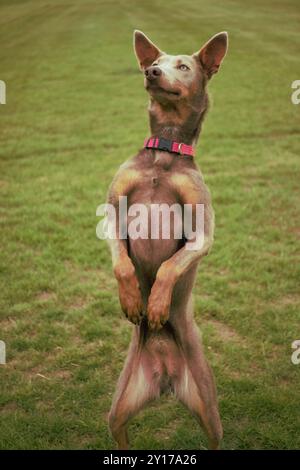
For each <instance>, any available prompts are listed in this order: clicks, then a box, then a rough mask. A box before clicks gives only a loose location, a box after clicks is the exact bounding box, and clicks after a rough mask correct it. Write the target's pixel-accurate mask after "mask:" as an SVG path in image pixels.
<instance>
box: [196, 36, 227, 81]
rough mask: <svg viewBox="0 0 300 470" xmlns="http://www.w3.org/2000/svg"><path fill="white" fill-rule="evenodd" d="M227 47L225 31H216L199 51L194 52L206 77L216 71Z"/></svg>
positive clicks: (209, 76)
mask: <svg viewBox="0 0 300 470" xmlns="http://www.w3.org/2000/svg"><path fill="white" fill-rule="evenodd" d="M227 48H228V34H227V32H226V31H223V32H222V33H218V34H216V35H215V36H213V37H212V38H211V39H210V40H209V41H207V43H206V44H204V46H203V47H202V49H200V51H199V52H197V53H196V54H194V55H195V56H197V57H198V59H199V60H200V63H201V65H202V67H203V69H204V72H205V73H206V75H207V77H208V78H211V77H212V75H213V74H214V73H217V71H218V70H219V67H220V65H221V62H222V60H223V59H224V57H225V55H226V52H227Z"/></svg>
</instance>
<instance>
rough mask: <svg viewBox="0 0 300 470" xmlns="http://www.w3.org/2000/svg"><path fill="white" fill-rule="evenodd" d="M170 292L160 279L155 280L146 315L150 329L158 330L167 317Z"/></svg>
mask: <svg viewBox="0 0 300 470" xmlns="http://www.w3.org/2000/svg"><path fill="white" fill-rule="evenodd" d="M171 297H172V292H171V291H170V289H169V287H168V286H167V285H166V284H165V283H164V282H161V281H158V280H156V281H155V283H154V284H153V287H152V289H151V293H150V297H149V300H148V308H147V316H148V324H149V328H150V329H151V330H160V329H161V328H162V327H163V326H164V324H165V323H166V321H167V320H168V318H169V313H170V305H171Z"/></svg>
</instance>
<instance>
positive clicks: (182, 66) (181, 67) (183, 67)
mask: <svg viewBox="0 0 300 470" xmlns="http://www.w3.org/2000/svg"><path fill="white" fill-rule="evenodd" d="M178 68H179V70H182V71H183V72H185V71H186V70H190V69H189V67H188V66H187V65H185V64H181V65H179V67H178Z"/></svg>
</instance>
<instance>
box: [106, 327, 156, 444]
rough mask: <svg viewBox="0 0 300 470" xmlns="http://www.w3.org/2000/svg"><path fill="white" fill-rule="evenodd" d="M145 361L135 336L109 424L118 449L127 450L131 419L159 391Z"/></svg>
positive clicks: (122, 373) (119, 383)
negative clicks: (128, 429) (128, 428)
mask: <svg viewBox="0 0 300 470" xmlns="http://www.w3.org/2000/svg"><path fill="white" fill-rule="evenodd" d="M137 328H138V327H137ZM146 361H147V357H145V354H143V351H142V350H141V351H140V350H139V348H138V345H137V341H135V339H133V342H132V343H131V346H130V349H129V352H128V356H127V359H126V362H125V365H124V368H123V370H122V372H121V375H120V378H119V381H118V384H117V390H116V394H115V397H114V400H113V403H112V407H111V410H110V413H109V427H110V431H111V434H112V436H113V438H114V439H115V441H116V443H117V445H118V449H122V450H123V449H128V446H129V442H128V435H127V426H128V421H129V420H130V419H131V418H133V417H134V416H135V415H136V414H137V413H138V412H139V411H140V410H141V409H142V408H143V407H144V406H145V405H146V403H148V402H150V401H151V400H153V399H154V398H156V397H158V396H159V393H160V387H159V383H158V380H155V377H154V380H153V377H152V376H151V377H150V376H149V374H148V373H147V370H148V371H149V367H147V363H146Z"/></svg>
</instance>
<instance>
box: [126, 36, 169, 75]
mask: <svg viewBox="0 0 300 470" xmlns="http://www.w3.org/2000/svg"><path fill="white" fill-rule="evenodd" d="M133 36H134V37H133V46H134V51H135V55H136V57H137V60H138V63H139V65H140V68H141V70H144V69H146V68H147V67H150V65H151V64H152V62H154V61H155V60H156V59H157V58H158V57H159V56H160V55H161V54H162V51H160V50H159V49H158V47H156V46H155V45H154V44H153V42H152V41H150V39H149V38H147V36H146V35H145V34H144V33H142V31H138V30H137V29H136V30H135V31H134V35H133Z"/></svg>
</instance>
